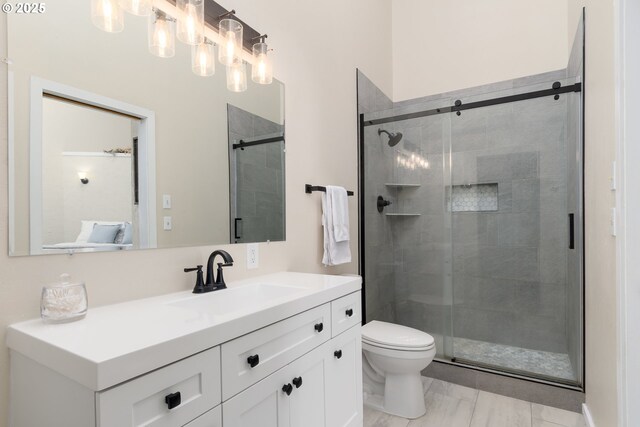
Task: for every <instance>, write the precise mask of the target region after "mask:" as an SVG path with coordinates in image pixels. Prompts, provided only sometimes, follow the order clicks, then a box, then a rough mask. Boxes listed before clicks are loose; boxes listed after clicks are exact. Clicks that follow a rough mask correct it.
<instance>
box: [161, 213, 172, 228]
mask: <svg viewBox="0 0 640 427" xmlns="http://www.w3.org/2000/svg"><path fill="white" fill-rule="evenodd" d="M162 224H164V229H165V230H166V231H171V229H172V228H173V223H172V222H171V217H170V216H165V217H164V218H162Z"/></svg>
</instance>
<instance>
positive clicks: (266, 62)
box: [251, 34, 273, 85]
mask: <svg viewBox="0 0 640 427" xmlns="http://www.w3.org/2000/svg"><path fill="white" fill-rule="evenodd" d="M257 38H258V39H259V40H260V41H259V42H258V43H256V44H254V45H253V64H252V66H251V80H253V81H254V82H256V83H258V84H261V85H269V84H271V83H272V82H273V65H272V63H271V57H269V56H268V52H269V48H268V46H267V44H266V43H265V42H264V41H265V39H266V38H267V35H266V34H265V35H262V36H259V37H257Z"/></svg>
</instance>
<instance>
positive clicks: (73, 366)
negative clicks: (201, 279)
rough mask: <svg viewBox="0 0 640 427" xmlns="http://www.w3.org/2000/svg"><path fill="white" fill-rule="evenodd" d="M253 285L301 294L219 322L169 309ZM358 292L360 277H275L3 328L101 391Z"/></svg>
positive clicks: (21, 346) (28, 350)
mask: <svg viewBox="0 0 640 427" xmlns="http://www.w3.org/2000/svg"><path fill="white" fill-rule="evenodd" d="M255 284H273V285H283V286H291V287H296V288H300V291H299V292H298V291H296V292H295V293H294V294H293V295H285V296H282V297H279V298H276V299H271V300H267V301H264V302H260V303H256V302H254V303H252V304H250V305H249V306H247V307H244V306H243V307H241V308H240V309H239V310H234V311H232V312H229V313H222V314H217V313H215V312H214V311H213V310H212V311H210V312H207V311H204V310H202V309H201V310H194V309H190V308H186V307H180V306H177V305H176V304H175V303H176V302H180V301H184V300H188V299H193V298H198V299H200V300H199V301H197V303H198V304H199V305H200V306H201V307H206V306H207V304H206V303H207V299H210V301H211V302H212V306H215V304H213V303H214V302H215V301H214V300H213V299H215V298H216V295H222V293H223V292H227V291H229V290H235V289H236V288H238V287H242V286H250V285H255ZM361 284H362V279H361V278H360V277H359V276H329V275H321V274H307V273H276V274H271V275H267V276H260V277H255V278H251V279H246V280H241V281H233V282H230V283H228V286H229V288H230V289H228V290H221V291H215V292H209V293H206V294H200V295H195V294H192V293H191V292H190V291H184V292H178V293H173V294H168V295H162V296H159V297H153V298H145V299H140V300H135V301H128V302H124V303H120V304H114V305H108V306H102V307H97V308H91V307H90V308H89V311H88V313H87V316H86V317H85V318H84V319H82V320H80V321H77V322H72V323H66V324H46V323H44V322H42V320H41V319H34V320H29V321H26V322H21V323H16V324H13V325H10V326H9V327H8V330H7V346H8V347H9V348H10V349H12V350H14V351H17V352H19V353H21V354H23V355H25V356H27V357H29V358H31V359H33V360H35V361H37V362H38V363H41V364H42V365H45V366H47V367H49V368H51V369H53V370H55V371H57V372H59V373H61V374H62V375H64V376H66V377H69V378H71V379H73V380H75V381H77V382H78V383H80V384H82V385H84V386H86V387H88V388H90V389H92V390H96V391H97V390H103V389H105V388H108V387H112V386H114V385H116V384H119V383H121V382H123V381H126V380H128V379H130V378H133V377H136V376H138V375H141V374H144V373H146V372H149V371H151V370H153V369H157V368H159V367H162V366H165V365H167V364H169V363H172V362H175V361H177V360H180V359H183V358H185V357H188V356H191V355H193V354H195V353H198V352H200V351H203V350H206V349H208V348H211V347H214V346H216V345H219V344H221V343H223V342H226V341H229V340H231V339H233V338H236V337H238V336H241V335H244V334H246V333H248V332H251V331H254V330H256V329H259V328H262V327H264V326H267V325H269V324H271V323H274V322H277V321H279V320H282V319H285V318H287V317H290V316H293V315H295V314H297V313H300V312H302V311H305V310H308V309H311V308H313V307H316V306H319V305H322V304H324V303H327V302H329V301H332V300H334V299H337V298H340V297H341V296H343V295H347V294H350V293H352V292H356V291H358V290H360V288H361ZM200 302H202V304H200Z"/></svg>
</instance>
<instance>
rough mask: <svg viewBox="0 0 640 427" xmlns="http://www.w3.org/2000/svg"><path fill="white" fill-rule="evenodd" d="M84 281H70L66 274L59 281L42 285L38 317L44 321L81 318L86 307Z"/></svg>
mask: <svg viewBox="0 0 640 427" xmlns="http://www.w3.org/2000/svg"><path fill="white" fill-rule="evenodd" d="M88 305H89V303H88V298H87V288H86V287H85V285H84V283H81V282H80V283H72V282H71V277H70V276H69V275H68V274H62V275H60V281H59V282H56V283H52V284H49V285H45V286H43V287H42V298H41V300H40V317H42V320H43V321H45V322H46V323H64V322H71V321H74V320H79V319H82V318H83V317H84V316H85V315H86V314H87V308H88Z"/></svg>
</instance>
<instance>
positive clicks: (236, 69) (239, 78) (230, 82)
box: [227, 61, 247, 92]
mask: <svg viewBox="0 0 640 427" xmlns="http://www.w3.org/2000/svg"><path fill="white" fill-rule="evenodd" d="M227 89H229V90H230V91H231V92H244V91H245V90H247V69H246V66H245V63H244V62H242V61H236V62H234V63H233V64H231V65H230V66H228V67H227Z"/></svg>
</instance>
